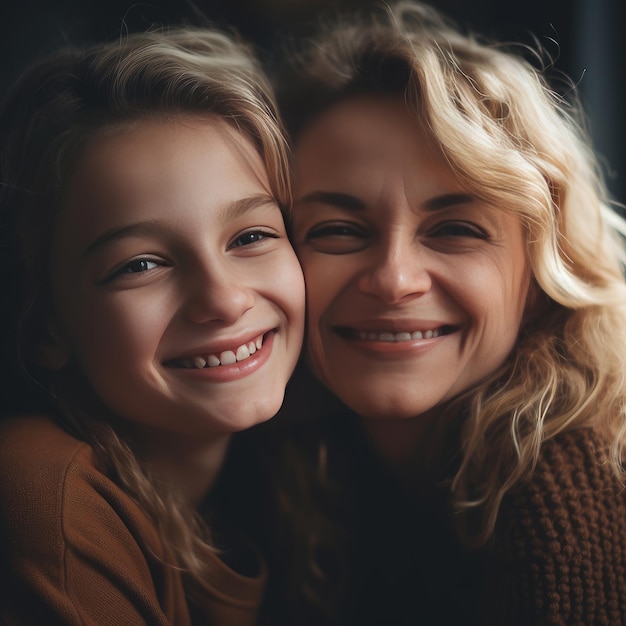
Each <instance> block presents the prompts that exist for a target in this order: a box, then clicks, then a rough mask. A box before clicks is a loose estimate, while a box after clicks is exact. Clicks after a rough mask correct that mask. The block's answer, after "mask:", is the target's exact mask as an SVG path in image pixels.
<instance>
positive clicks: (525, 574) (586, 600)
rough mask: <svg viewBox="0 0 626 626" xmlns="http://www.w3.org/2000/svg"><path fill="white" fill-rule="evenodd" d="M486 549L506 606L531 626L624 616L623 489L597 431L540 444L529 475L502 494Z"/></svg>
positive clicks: (625, 538)
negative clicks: (506, 585)
mask: <svg viewBox="0 0 626 626" xmlns="http://www.w3.org/2000/svg"><path fill="white" fill-rule="evenodd" d="M491 546H492V549H493V552H492V554H493V555H494V556H496V559H497V562H499V563H500V564H501V565H502V567H504V570H500V571H501V573H502V580H508V579H510V580H511V581H512V583H511V585H510V589H509V593H510V597H511V598H515V599H514V600H512V601H511V605H512V606H517V607H518V608H519V611H520V613H521V614H523V615H530V616H532V617H533V619H534V620H535V621H532V622H531V623H550V624H552V623H554V624H557V623H621V622H620V621H619V619H618V621H614V619H617V616H620V618H621V619H626V604H625V603H626V491H625V490H624V486H623V485H622V481H621V480H620V478H619V477H618V476H617V475H616V473H615V472H614V470H613V468H612V466H611V464H610V463H609V454H608V446H607V444H606V443H605V442H604V440H603V439H602V437H601V436H600V435H599V434H598V433H597V432H595V431H594V430H593V429H591V428H581V429H577V430H572V431H569V432H566V433H562V434H560V435H557V436H555V437H554V438H553V439H550V440H548V441H546V442H544V444H543V447H542V451H541V454H540V458H539V460H538V463H537V465H536V467H535V469H534V471H533V472H532V474H531V475H530V476H529V477H528V479H527V480H525V481H522V482H520V483H518V484H517V485H516V486H515V487H514V488H513V489H512V490H511V491H510V492H509V493H508V494H507V495H506V496H505V497H504V499H503V501H502V505H501V507H500V511H499V514H498V520H497V522H496V529H495V532H494V536H493V541H492V544H491ZM503 597H509V596H507V594H506V593H504V594H503ZM541 620H545V621H541ZM550 620H554V621H550ZM559 620H561V621H559ZM563 620H564V621H563Z"/></svg>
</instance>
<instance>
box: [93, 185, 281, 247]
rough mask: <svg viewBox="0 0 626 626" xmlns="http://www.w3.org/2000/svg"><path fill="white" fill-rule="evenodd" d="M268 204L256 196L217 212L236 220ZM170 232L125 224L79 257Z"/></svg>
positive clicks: (155, 224) (161, 226)
mask: <svg viewBox="0 0 626 626" xmlns="http://www.w3.org/2000/svg"><path fill="white" fill-rule="evenodd" d="M269 204H272V205H276V200H275V199H274V198H272V196H270V195H265V194H258V195H254V196H249V197H246V198H241V199H239V200H235V201H234V202H230V203H228V204H226V205H225V206H224V207H222V208H221V209H219V211H220V214H221V218H222V219H236V218H238V217H241V216H242V215H245V214H246V213H248V212H249V211H253V210H254V209H256V208H258V207H261V206H265V205H269ZM170 230H171V227H170V226H169V225H168V224H166V223H164V222H161V221H158V220H154V221H152V220H146V221H143V222H136V223H132V224H126V225H124V226H120V227H117V228H111V229H110V230H107V231H105V232H104V233H102V234H101V235H99V236H98V237H96V239H94V240H93V241H92V242H91V243H90V244H89V245H88V246H87V247H86V248H85V250H83V253H82V255H81V256H82V257H83V258H85V257H87V256H90V255H92V254H93V253H94V252H96V251H97V250H100V249H102V248H105V247H106V246H108V245H110V244H111V243H113V242H115V241H120V240H121V239H128V238H130V237H151V236H159V235H160V236H163V235H166V234H167V233H168V232H169V231H170Z"/></svg>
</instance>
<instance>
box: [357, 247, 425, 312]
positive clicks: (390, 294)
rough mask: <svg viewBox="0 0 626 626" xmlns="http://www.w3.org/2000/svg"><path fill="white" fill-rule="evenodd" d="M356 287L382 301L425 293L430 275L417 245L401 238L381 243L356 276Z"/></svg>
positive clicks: (421, 251) (396, 299) (394, 302)
mask: <svg viewBox="0 0 626 626" xmlns="http://www.w3.org/2000/svg"><path fill="white" fill-rule="evenodd" d="M358 287H359V289H360V290H361V291H362V292H364V293H367V294H370V295H372V296H375V297H377V298H379V299H381V300H383V301H384V302H385V303H386V304H396V303H398V302H401V301H404V300H406V299H407V298H412V297H417V296H420V295H422V294H424V293H426V292H427V291H428V290H429V289H430V288H431V287H432V278H431V275H430V273H429V271H428V268H427V265H426V263H425V257H424V250H423V249H422V246H421V244H420V243H419V242H417V241H415V240H414V239H413V238H407V240H403V239H402V238H401V237H396V238H394V239H393V240H391V241H389V242H386V243H383V244H381V246H380V249H379V250H378V253H377V254H375V255H373V258H372V259H371V262H370V265H369V267H367V268H366V269H365V270H364V271H363V272H362V273H361V275H360V276H359V279H358Z"/></svg>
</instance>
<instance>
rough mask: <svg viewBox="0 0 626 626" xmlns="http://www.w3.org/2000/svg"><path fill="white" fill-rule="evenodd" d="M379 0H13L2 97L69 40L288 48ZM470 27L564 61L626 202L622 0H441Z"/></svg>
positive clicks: (0, 51) (3, 50) (1, 40)
mask: <svg viewBox="0 0 626 626" xmlns="http://www.w3.org/2000/svg"><path fill="white" fill-rule="evenodd" d="M368 4H371V2H370V0H221V1H220V0H179V1H178V2H175V1H174V0H142V1H136V2H132V1H131V0H92V1H89V0H86V1H85V0H83V1H81V0H47V1H46V0H22V1H20V0H9V1H8V2H6V0H5V3H4V8H3V9H0V100H2V99H4V96H5V94H6V91H7V89H8V88H9V87H10V85H11V83H12V82H13V81H14V80H15V78H16V77H17V76H18V75H19V73H20V72H21V70H22V69H24V68H25V67H26V66H27V65H29V64H30V63H32V62H33V61H35V60H36V59H37V58H39V57H40V56H42V55H44V54H45V53H46V52H48V51H50V50H51V49H54V48H56V47H58V46H60V45H64V44H67V43H82V42H84V41H92V40H102V39H113V38H116V37H118V36H119V34H120V32H124V31H135V30H145V29H146V28H147V27H149V26H151V25H153V24H178V23H180V22H181V21H186V22H187V23H192V24H200V23H202V20H203V19H207V18H208V19H209V20H211V21H212V22H214V23H216V24H217V25H219V26H224V25H230V26H233V27H235V28H236V29H237V30H238V31H239V32H240V33H241V34H242V35H243V36H244V37H246V38H248V39H250V40H252V41H253V42H254V43H256V44H257V45H258V47H259V49H260V51H261V53H265V52H267V54H268V55H270V56H271V55H273V54H278V53H279V51H280V50H281V49H282V47H283V45H284V44H285V42H286V41H288V39H289V37H290V36H294V35H303V34H306V33H307V31H308V29H309V28H310V26H311V25H312V24H314V23H315V16H316V15H317V14H318V13H319V12H320V11H323V10H333V9H335V8H341V7H367V5H368ZM431 4H432V5H434V6H436V7H438V8H440V9H442V10H443V11H444V12H446V13H448V14H449V15H450V16H451V17H453V18H455V19H456V20H457V21H458V22H460V23H461V24H462V25H468V26H470V27H472V28H473V29H474V30H476V31H478V32H480V33H482V34H485V35H487V36H490V37H496V38H498V39H506V40H514V41H521V42H524V43H532V41H533V37H536V38H537V39H538V41H539V42H541V44H542V45H544V46H546V47H547V49H548V50H549V51H550V53H551V54H552V55H553V56H554V57H555V58H556V68H557V69H558V70H561V71H563V72H565V73H566V74H567V75H568V76H569V77H570V78H572V79H573V80H574V82H575V83H577V84H578V85H579V88H580V91H581V94H582V97H583V101H584V103H585V106H586V109H587V112H588V115H589V121H590V132H591V135H592V138H593V142H594V146H595V148H596V150H597V152H598V153H599V154H600V155H601V157H602V158H603V159H604V161H605V168H606V174H607V182H608V184H609V188H610V189H611V191H612V193H613V195H614V197H615V198H616V199H617V200H619V201H622V202H625V201H626V182H625V178H626V164H625V162H624V157H625V154H626V149H625V148H624V140H625V139H626V128H625V122H624V118H625V117H626V116H625V115H624V107H625V105H626V100H625V97H624V69H625V68H624V64H625V62H624V57H625V56H626V55H625V54H624V53H625V52H626V45H625V43H624V40H625V39H626V35H625V33H624V32H623V31H624V26H625V25H626V23H625V21H624V19H623V17H622V13H623V10H622V8H621V4H622V0H526V1H525V2H515V1H511V0H508V1H507V0H499V1H498V0H431Z"/></svg>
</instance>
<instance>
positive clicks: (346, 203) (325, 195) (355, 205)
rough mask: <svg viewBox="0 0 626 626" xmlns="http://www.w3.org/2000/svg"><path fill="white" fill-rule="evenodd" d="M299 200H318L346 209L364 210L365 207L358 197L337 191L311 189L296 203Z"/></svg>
mask: <svg viewBox="0 0 626 626" xmlns="http://www.w3.org/2000/svg"><path fill="white" fill-rule="evenodd" d="M301 202H320V203H321V204H328V205H330V206H335V207H337V208H339V209H346V210H348V211H364V210H365V208H366V206H365V202H363V201H362V200H359V198H357V197H355V196H351V195H350V194H347V193H341V192H339V191H311V192H310V193H306V194H304V195H303V196H302V197H301V198H298V200H297V203H298V204H299V203H301Z"/></svg>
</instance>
